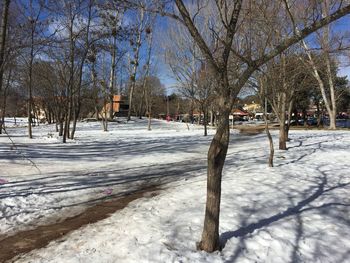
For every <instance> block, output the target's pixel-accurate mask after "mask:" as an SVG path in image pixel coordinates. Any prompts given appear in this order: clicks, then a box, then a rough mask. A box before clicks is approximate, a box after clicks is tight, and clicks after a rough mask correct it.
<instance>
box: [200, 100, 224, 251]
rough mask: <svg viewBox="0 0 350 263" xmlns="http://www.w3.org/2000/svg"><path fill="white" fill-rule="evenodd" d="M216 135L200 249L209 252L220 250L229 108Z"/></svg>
mask: <svg viewBox="0 0 350 263" xmlns="http://www.w3.org/2000/svg"><path fill="white" fill-rule="evenodd" d="M220 112H221V113H222V114H221V115H219V116H218V127H217V130H216V134H215V136H214V138H213V140H212V142H211V144H210V147H209V151H208V171H207V173H208V175H207V202H206V209H205V218H204V228H203V233H202V240H201V241H200V242H199V244H198V248H199V249H201V250H205V251H207V252H213V251H215V250H219V249H220V240H219V216H220V200H221V178H222V170H223V167H224V163H225V159H226V154H227V149H228V144H229V137H230V132H229V113H230V109H229V107H227V108H225V109H223V110H221V111H220Z"/></svg>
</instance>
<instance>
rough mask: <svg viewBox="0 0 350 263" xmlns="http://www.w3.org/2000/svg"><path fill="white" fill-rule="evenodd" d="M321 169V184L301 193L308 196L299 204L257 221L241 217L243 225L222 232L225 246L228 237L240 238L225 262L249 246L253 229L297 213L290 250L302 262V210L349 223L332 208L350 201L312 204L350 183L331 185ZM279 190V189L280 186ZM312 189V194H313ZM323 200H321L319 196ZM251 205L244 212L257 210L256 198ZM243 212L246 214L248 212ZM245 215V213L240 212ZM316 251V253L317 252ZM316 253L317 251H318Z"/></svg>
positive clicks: (259, 229)
mask: <svg viewBox="0 0 350 263" xmlns="http://www.w3.org/2000/svg"><path fill="white" fill-rule="evenodd" d="M318 171H319V172H320V173H321V174H322V177H320V178H319V179H320V181H319V182H318V184H317V185H316V186H314V187H312V188H311V189H307V190H306V191H304V192H303V193H302V195H303V196H304V197H305V198H304V199H303V200H301V201H299V202H298V203H297V204H296V205H293V206H291V207H288V208H287V209H285V210H284V211H282V212H279V213H277V214H275V215H272V216H270V217H267V218H263V219H260V220H259V221H257V222H255V223H250V224H248V225H247V219H248V218H249V216H248V217H246V218H241V219H240V224H241V225H242V227H241V228H239V229H236V230H234V231H227V232H224V233H222V234H221V236H220V242H221V246H222V248H224V247H225V245H226V243H227V241H228V240H230V239H232V238H238V239H239V240H238V245H237V247H236V249H235V251H233V254H232V255H231V256H230V258H229V259H227V260H226V262H235V261H236V260H237V259H238V258H239V257H240V256H241V254H242V253H243V252H244V250H245V249H246V243H245V240H246V239H247V238H251V237H252V235H254V234H253V233H254V231H259V232H260V231H266V232H268V227H269V225H271V224H273V223H275V222H277V221H280V220H282V219H285V218H288V217H294V219H295V220H296V223H297V227H296V229H295V232H296V234H295V239H294V242H293V241H291V242H293V251H292V253H291V262H300V261H302V260H301V259H300V256H299V255H300V251H299V244H300V241H301V240H302V238H303V220H302V213H304V212H307V211H311V210H318V211H319V212H320V213H322V214H323V215H325V216H332V217H334V219H335V220H337V221H338V222H339V221H340V222H341V223H342V224H344V225H345V226H349V225H350V220H349V219H347V218H346V216H344V217H342V216H341V215H339V214H338V213H335V215H333V214H331V213H330V210H332V208H333V209H335V207H339V208H340V209H343V208H344V207H350V203H347V202H346V201H345V202H344V200H342V201H340V202H337V201H335V202H326V203H323V204H321V205H317V206H313V205H311V203H312V202H314V201H315V200H317V199H320V197H321V196H323V195H328V194H329V193H330V192H331V191H334V190H336V189H341V188H345V187H347V186H349V185H350V182H346V183H340V182H338V183H337V184H336V185H333V186H329V185H328V180H327V174H326V173H325V172H322V171H320V170H319V169H318ZM278 190H279V189H278ZM310 193H311V194H310ZM288 199H289V200H290V202H291V204H293V201H292V198H291V196H289V197H288ZM318 201H320V200H318ZM252 206H253V207H252V208H250V209H249V210H248V211H247V210H245V211H244V212H246V213H247V212H249V214H250V215H253V214H255V213H256V212H257V211H258V210H257V209H256V207H257V204H256V203H255V202H254V204H252ZM246 213H243V214H246ZM241 217H242V216H241ZM349 253H350V251H349V250H348V251H345V253H344V254H343V255H342V256H341V258H343V259H346V258H347V255H349ZM315 254H316V253H315ZM315 256H316V255H315ZM339 260H340V261H337V262H343V261H341V259H339Z"/></svg>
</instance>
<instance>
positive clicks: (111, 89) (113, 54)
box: [109, 35, 117, 120]
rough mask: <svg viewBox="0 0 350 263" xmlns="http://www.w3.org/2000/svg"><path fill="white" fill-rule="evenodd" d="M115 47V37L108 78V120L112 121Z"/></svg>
mask: <svg viewBox="0 0 350 263" xmlns="http://www.w3.org/2000/svg"><path fill="white" fill-rule="evenodd" d="M116 45H117V36H116V35H115V36H114V38H113V49H112V61H111V72H110V76H109V103H110V108H109V119H110V120H113V117H114V107H113V106H114V83H115V66H116V65H115V57H116V48H117V47H116Z"/></svg>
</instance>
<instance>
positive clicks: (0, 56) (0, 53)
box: [0, 0, 10, 92]
mask: <svg viewBox="0 0 350 263" xmlns="http://www.w3.org/2000/svg"><path fill="white" fill-rule="evenodd" d="M9 6H10V0H5V1H4V4H3V7H2V15H1V36H0V92H1V90H2V82H3V77H4V65H5V63H4V61H5V59H4V57H5V45H6V33H7V21H8V14H9Z"/></svg>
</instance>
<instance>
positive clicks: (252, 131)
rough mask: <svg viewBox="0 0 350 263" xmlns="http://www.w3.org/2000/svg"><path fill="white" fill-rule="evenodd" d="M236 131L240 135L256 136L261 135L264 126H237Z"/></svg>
mask: <svg viewBox="0 0 350 263" xmlns="http://www.w3.org/2000/svg"><path fill="white" fill-rule="evenodd" d="M236 129H238V130H239V132H240V133H242V134H245V135H256V134H259V133H262V132H263V131H264V130H265V126H264V125H256V126H237V127H236Z"/></svg>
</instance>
